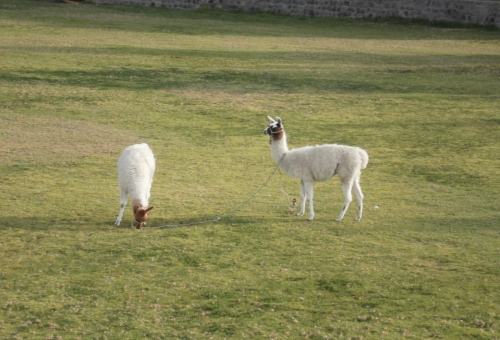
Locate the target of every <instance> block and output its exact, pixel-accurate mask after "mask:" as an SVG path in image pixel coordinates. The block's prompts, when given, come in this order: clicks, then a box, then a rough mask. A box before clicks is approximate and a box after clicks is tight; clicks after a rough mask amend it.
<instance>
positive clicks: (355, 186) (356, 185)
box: [352, 176, 363, 221]
mask: <svg viewBox="0 0 500 340" xmlns="http://www.w3.org/2000/svg"><path fill="white" fill-rule="evenodd" d="M352 191H353V192H354V195H356V199H357V201H358V217H357V218H356V221H360V220H361V216H363V192H361V186H360V185H359V176H357V177H356V178H355V179H354V184H353V187H352Z"/></svg>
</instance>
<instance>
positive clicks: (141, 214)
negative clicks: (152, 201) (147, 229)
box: [133, 204, 154, 229]
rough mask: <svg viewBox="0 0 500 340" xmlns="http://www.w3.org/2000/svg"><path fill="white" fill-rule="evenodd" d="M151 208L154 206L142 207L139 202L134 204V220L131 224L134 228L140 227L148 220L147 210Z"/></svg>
mask: <svg viewBox="0 0 500 340" xmlns="http://www.w3.org/2000/svg"><path fill="white" fill-rule="evenodd" d="M153 208H154V206H152V207H149V208H147V209H144V208H143V207H142V205H140V204H136V205H135V206H134V217H135V221H134V223H133V226H134V227H135V228H136V229H141V228H142V227H143V226H144V225H145V224H146V221H147V220H148V212H149V211H150V210H151V209H153Z"/></svg>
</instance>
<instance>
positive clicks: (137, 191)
mask: <svg viewBox="0 0 500 340" xmlns="http://www.w3.org/2000/svg"><path fill="white" fill-rule="evenodd" d="M117 168H118V183H119V184H120V213H119V214H118V218H117V219H116V222H115V225H116V226H119V225H120V222H121V220H122V216H123V212H124V210H125V206H126V205H127V194H128V195H130V199H131V200H132V207H133V209H134V217H135V221H134V223H133V224H132V226H133V227H135V228H137V229H141V228H142V226H143V225H145V224H146V221H147V219H148V211H150V210H151V209H153V208H154V207H149V197H150V196H151V193H150V191H151V184H152V183H153V175H154V173H155V156H154V155H153V151H151V149H150V148H149V146H148V145H147V144H146V143H142V144H134V145H132V146H129V147H128V148H126V149H125V150H123V153H122V155H121V156H120V159H119V160H118V165H117Z"/></svg>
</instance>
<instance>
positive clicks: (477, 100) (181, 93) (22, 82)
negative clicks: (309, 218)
mask: <svg viewBox="0 0 500 340" xmlns="http://www.w3.org/2000/svg"><path fill="white" fill-rule="evenodd" d="M0 65H1V67H0V122H1V124H0V155H1V162H0V174H1V175H0V193H1V194H2V197H3V199H2V201H1V203H0V211H1V214H0V225H1V226H0V230H1V232H2V237H1V238H0V258H1V259H2V264H1V266H0V338H2V339H78V338H80V339H157V338H158V339H172V338H180V339H189V338H192V339H205V338H206V339H209V338H214V339H223V338H234V339H245V338H252V339H255V338H259V339H266V338H273V339H283V338H295V339H297V338H308V339H323V338H332V339H401V338H403V337H406V338H414V339H427V338H442V339H498V338H499V337H500V335H499V332H500V329H499V324H500V269H499V268H500V267H499V266H498V261H499V258H500V246H499V245H500V228H499V226H500V213H499V207H500V202H499V197H500V179H499V169H500V158H499V156H498V155H499V151H500V147H499V145H500V144H499V142H500V138H499V137H500V135H499V131H500V130H499V127H500V126H499V124H500V111H499V107H500V90H499V88H500V86H499V85H500V34H499V31H498V30H492V29H479V28H462V27H460V28H458V27H457V28H449V27H446V28H443V27H432V26H425V25H422V24H421V23H415V24H414V25H413V24H412V23H408V22H407V23H405V24H401V23H398V22H391V21H387V22H369V21H351V20H333V19H304V18H294V17H279V16H271V15H263V14H255V15H246V14H230V13H223V12H212V11H171V10H164V9H151V8H145V7H120V6H96V5H89V4H54V3H44V2H38V1H32V0H19V1H15V2H14V1H8V0H0ZM267 115H271V116H280V117H281V118H282V119H283V121H284V125H285V127H286V129H287V133H288V139H289V144H290V147H298V146H303V145H307V144H322V143H342V144H350V145H357V146H361V147H363V148H364V149H366V150H367V152H368V153H369V155H370V163H369V165H368V168H367V169H366V170H364V172H363V176H362V188H363V191H364V193H365V214H364V217H363V220H362V221H361V222H360V223H356V222H354V221H353V220H354V217H355V208H353V207H351V209H350V210H349V211H348V212H347V214H346V217H345V219H344V220H343V221H342V222H341V223H335V222H334V221H333V220H334V218H335V217H336V216H337V214H338V213H339V211H340V208H341V205H342V194H341V189H340V186H339V183H338V180H337V179H336V178H334V179H332V181H330V182H326V183H317V185H316V187H315V188H316V190H315V208H316V218H315V220H314V222H310V223H308V222H306V221H305V219H304V218H298V217H295V216H292V215H291V214H290V213H289V207H288V203H287V197H286V196H285V195H284V194H283V193H282V192H281V188H283V190H284V191H285V192H287V193H288V194H289V197H288V199H291V198H294V197H295V198H298V191H299V184H298V182H297V180H295V179H293V178H290V177H288V176H286V175H285V174H280V173H276V174H275V176H274V177H273V178H272V179H271V181H270V182H269V183H268V185H267V186H265V187H264V188H263V190H262V191H260V192H259V194H258V195H257V196H256V197H255V198H254V199H253V200H251V201H250V202H249V203H248V204H246V205H244V206H243V207H242V208H241V209H240V210H239V211H237V212H235V213H234V214H232V215H231V217H230V218H226V219H222V220H221V221H220V222H218V223H207V224H200V225H195V226H191V227H181V228H173V229H144V230H142V231H137V230H133V229H132V228H130V227H128V226H129V225H130V223H131V221H132V213H131V208H130V206H129V207H128V208H127V210H126V214H125V216H124V221H123V227H120V228H115V227H113V222H114V219H115V218H116V215H117V213H118V210H119V197H118V184H117V176H116V169H115V166H116V161H117V159H118V157H119V155H120V153H121V151H122V150H123V149H124V148H125V147H126V146H128V145H130V144H133V143H136V142H147V143H149V144H150V146H151V147H152V148H153V150H154V152H155V154H156V158H157V172H156V175H155V180H154V184H153V189H152V198H151V203H152V204H153V205H155V206H156V208H155V209H154V210H153V211H152V212H151V213H150V221H149V222H148V225H149V226H156V227H158V226H162V225H165V224H167V223H182V222H197V221H200V220H206V219H213V218H215V217H217V216H222V215H224V214H226V213H227V212H228V211H230V210H231V209H233V208H234V207H237V206H238V205H239V204H240V203H242V202H244V201H245V200H246V199H247V198H249V197H250V196H251V195H252V194H254V193H255V191H256V190H257V189H258V188H259V187H260V186H261V185H262V184H263V183H264V182H265V181H266V180H267V179H268V177H269V175H270V174H271V173H272V171H273V169H274V167H275V164H274V163H273V161H272V159H271V156H270V152H269V144H268V138H267V137H266V136H264V135H263V133H262V131H263V129H264V127H265V126H266V125H267V118H266V116H267Z"/></svg>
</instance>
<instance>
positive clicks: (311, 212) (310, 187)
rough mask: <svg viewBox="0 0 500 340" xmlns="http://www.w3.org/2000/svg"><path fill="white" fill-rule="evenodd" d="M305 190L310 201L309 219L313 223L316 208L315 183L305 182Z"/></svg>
mask: <svg viewBox="0 0 500 340" xmlns="http://www.w3.org/2000/svg"><path fill="white" fill-rule="evenodd" d="M304 190H305V196H306V199H308V200H309V218H308V219H307V220H308V221H312V220H313V219H314V208H313V193H314V183H313V182H305V183H304Z"/></svg>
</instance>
